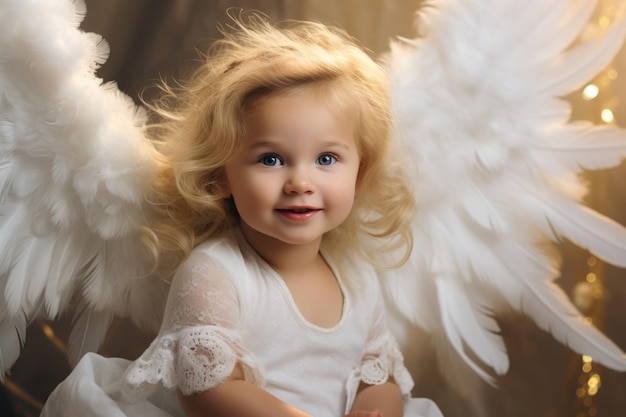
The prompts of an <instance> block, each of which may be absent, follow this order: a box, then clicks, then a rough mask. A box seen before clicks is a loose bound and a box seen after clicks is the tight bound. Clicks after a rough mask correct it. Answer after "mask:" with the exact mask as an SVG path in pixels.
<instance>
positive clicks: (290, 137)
mask: <svg viewBox="0 0 626 417" xmlns="http://www.w3.org/2000/svg"><path fill="white" fill-rule="evenodd" d="M323 98H324V95H323V94H316V93H315V92H314V91H313V90H310V89H305V90H301V91H297V92H292V93H289V94H282V95H277V96H271V97H266V98H263V99H261V100H260V101H259V102H258V103H257V104H256V105H255V106H254V108H253V110H252V111H251V113H250V114H249V118H248V127H249V129H248V134H247V135H246V137H245V138H244V140H243V141H242V144H243V148H242V149H241V151H240V152H239V153H238V155H237V157H236V158H234V160H232V161H231V162H230V163H228V164H227V165H226V176H227V181H228V186H229V191H230V193H232V196H233V199H234V201H235V205H236V207H237V211H238V212H239V215H240V218H241V222H242V226H243V227H244V230H247V231H248V232H249V233H253V234H255V235H256V236H257V238H259V239H260V240H261V241H264V240H265V239H270V240H279V241H281V242H283V243H287V244H307V243H317V244H319V241H320V239H321V237H322V235H323V234H324V233H326V232H328V231H329V230H332V229H333V228H335V227H337V226H338V225H340V224H341V223H342V222H343V221H344V220H345V219H346V217H348V215H349V213H350V211H351V209H352V205H353V203H354V197H355V190H356V182H357V174H358V171H359V163H360V160H359V154H358V150H357V144H356V141H355V131H354V121H353V120H352V119H351V118H349V117H346V114H345V111H333V110H331V109H332V106H328V105H325V104H324V101H323ZM268 243H269V242H268Z"/></svg>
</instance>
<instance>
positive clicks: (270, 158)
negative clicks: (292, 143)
mask: <svg viewBox="0 0 626 417" xmlns="http://www.w3.org/2000/svg"><path fill="white" fill-rule="evenodd" d="M259 163H260V164H262V165H265V166H268V167H276V166H280V165H282V161H281V160H280V158H279V157H278V156H276V155H272V154H270V155H263V156H262V157H261V159H259Z"/></svg>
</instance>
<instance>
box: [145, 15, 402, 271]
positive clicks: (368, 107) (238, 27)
mask: <svg viewBox="0 0 626 417" xmlns="http://www.w3.org/2000/svg"><path fill="white" fill-rule="evenodd" d="M233 22H234V24H233V25H232V26H229V27H227V28H222V33H223V34H224V38H223V39H221V40H218V41H216V42H215V43H214V44H213V45H212V46H211V48H210V49H209V51H208V53H207V55H206V57H205V59H204V62H202V64H201V65H200V67H199V68H198V69H197V70H196V71H195V72H194V73H193V74H192V76H191V78H190V79H189V80H188V81H187V82H186V83H184V84H181V85H180V86H179V87H178V88H176V89H174V88H171V87H164V92H165V94H164V96H163V97H162V98H161V99H160V100H158V101H157V102H156V103H155V104H153V105H151V106H150V107H151V108H152V110H153V111H154V112H155V113H156V114H157V115H158V116H160V117H161V119H162V120H161V122H159V123H156V124H154V125H152V126H150V128H149V129H148V132H149V134H150V136H151V137H152V139H153V140H154V143H155V148H156V150H157V153H158V157H159V159H160V160H161V161H162V169H161V170H160V172H159V174H158V176H157V177H156V178H155V179H154V181H153V183H152V184H151V187H150V189H149V191H148V199H149V201H150V202H151V203H152V207H153V208H154V213H155V218H154V219H153V221H152V224H151V227H150V228H149V229H148V233H147V234H146V237H147V239H146V242H147V245H148V247H149V248H150V249H151V250H152V252H153V253H154V254H155V257H156V258H157V260H158V263H159V264H160V265H161V267H162V268H163V271H164V272H163V273H164V274H165V275H166V276H170V275H171V274H173V272H174V271H175V270H176V268H177V267H178V266H179V265H180V263H182V262H183V260H184V259H185V258H186V257H187V256H188V255H189V253H190V252H191V250H192V249H193V247H195V246H196V245H198V244H199V243H201V242H203V241H205V240H207V239H210V238H212V237H215V236H217V235H219V234H221V233H223V232H224V231H226V230H228V229H230V228H232V227H233V226H234V225H236V224H237V222H238V216H237V213H236V210H235V209H234V207H233V205H232V202H231V200H230V199H229V198H228V196H227V195H225V192H224V190H225V189H226V187H225V185H226V178H225V173H224V166H225V164H226V163H227V162H229V161H230V159H231V158H232V157H233V156H234V155H235V153H236V152H237V150H238V147H239V144H240V138H242V137H243V136H244V135H245V131H246V122H247V119H246V114H247V111H248V110H249V109H251V106H253V105H254V103H256V102H257V101H258V100H260V99H262V98H264V97H267V96H269V95H275V94H281V93H286V92H289V91H292V90H294V89H298V88H315V89H320V90H319V91H321V92H322V93H323V94H325V96H324V97H325V98H328V99H330V100H331V104H333V103H334V104H336V105H338V106H339V107H341V108H342V110H346V111H348V112H350V113H348V114H351V115H352V114H354V116H355V132H356V135H357V137H356V142H357V146H358V151H359V156H360V168H359V174H358V191H357V196H356V199H355V203H354V208H353V210H352V212H351V214H350V215H349V217H348V218H347V219H346V221H345V222H344V223H342V224H341V225H340V226H339V227H337V228H336V229H335V230H332V231H330V232H328V233H327V235H326V236H325V237H324V239H325V245H327V249H328V252H329V253H339V252H342V251H343V250H344V249H345V248H347V247H350V248H353V249H356V250H357V252H358V253H359V254H362V255H363V256H365V257H366V258H367V259H368V260H370V261H372V258H371V257H368V255H367V254H366V252H367V251H366V250H365V248H363V247H362V244H361V243H360V242H361V240H362V239H361V238H360V236H359V235H360V234H362V233H365V234H366V235H370V236H373V237H376V238H388V239H387V240H388V241H390V242H391V241H393V242H396V243H398V242H399V243H400V244H401V245H406V247H407V251H408V250H410V246H411V235H410V233H409V224H408V223H409V222H410V220H411V218H412V214H413V211H414V203H413V200H412V197H411V193H410V192H409V191H408V189H407V185H406V183H405V177H404V171H403V170H402V169H400V167H399V166H397V164H396V163H394V162H393V161H391V158H390V157H389V155H390V149H389V146H390V144H389V142H390V140H389V137H390V126H391V114H390V113H391V112H390V103H389V97H388V87H387V77H386V75H385V72H384V70H383V69H382V68H381V67H380V66H379V65H378V64H376V63H375V62H374V61H373V60H372V59H371V58H370V57H369V56H368V54H367V53H365V52H364V51H363V50H362V49H361V48H359V47H358V46H357V45H356V43H355V42H354V41H353V40H352V39H351V38H350V37H349V36H348V35H347V34H346V33H345V32H343V31H341V30H339V29H335V28H330V27H327V26H324V25H322V24H319V23H313V22H284V23H282V24H280V25H277V26H272V25H271V24H269V23H268V22H267V20H266V19H265V18H264V17H262V16H259V15H258V14H249V15H244V14H242V15H240V16H239V17H238V18H234V19H233ZM398 237H399V239H398ZM407 253H408V252H407Z"/></svg>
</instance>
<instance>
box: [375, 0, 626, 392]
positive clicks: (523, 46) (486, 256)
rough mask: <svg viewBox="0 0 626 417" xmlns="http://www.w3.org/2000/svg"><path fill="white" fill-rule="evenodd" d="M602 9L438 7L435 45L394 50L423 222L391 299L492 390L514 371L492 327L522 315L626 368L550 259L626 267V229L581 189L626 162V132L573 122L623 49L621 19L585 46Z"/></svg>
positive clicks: (432, 16)
mask: <svg viewBox="0 0 626 417" xmlns="http://www.w3.org/2000/svg"><path fill="white" fill-rule="evenodd" d="M594 7H595V2H593V1H586V0H585V1H580V0H578V1H573V0H545V1H534V2H528V1H524V0H465V1H454V0H437V1H432V2H428V4H427V5H426V6H425V8H424V9H423V10H422V12H421V13H420V14H419V15H418V22H417V23H418V28H419V29H420V31H421V37H418V38H416V39H412V40H406V39H401V40H398V41H397V42H394V43H393V44H392V45H391V51H390V53H389V55H388V56H387V57H386V64H387V67H388V69H389V73H390V76H391V78H392V83H393V99H394V107H395V108H394V111H395V115H396V118H397V137H398V139H399V140H401V141H402V142H404V143H405V144H406V145H407V146H408V147H409V148H411V149H412V150H413V153H414V157H415V160H416V181H415V185H414V190H415V198H416V202H417V204H418V207H419V213H418V216H417V219H416V221H415V223H414V238H415V242H414V243H415V249H414V251H413V254H412V256H411V259H410V260H409V262H408V263H407V264H406V265H405V266H404V267H403V268H402V269H400V270H399V271H395V272H391V273H385V274H381V275H382V277H381V279H382V283H383V286H384V287H385V293H386V294H387V296H388V299H389V300H390V303H392V304H395V306H394V310H399V311H401V312H402V314H404V317H406V318H407V319H408V320H409V321H411V322H412V323H413V324H414V325H416V326H420V327H422V328H424V329H426V330H427V331H429V332H431V333H433V334H434V335H435V336H434V337H433V340H434V341H435V343H438V344H442V343H443V344H445V345H447V344H451V345H452V349H450V348H449V347H447V346H440V347H439V348H437V351H438V352H448V354H449V353H450V352H455V353H454V355H458V357H461V358H463V360H464V361H465V363H466V364H467V365H468V366H469V368H471V369H473V370H474V371H476V372H478V373H479V374H480V375H481V376H482V377H483V378H484V379H485V380H487V381H489V382H493V378H492V373H493V372H495V373H496V374H502V373H504V372H506V370H507V367H508V362H507V357H506V356H507V355H506V352H505V347H504V344H503V343H502V340H501V337H500V335H499V329H498V326H497V324H496V322H495V321H494V320H493V315H497V314H498V313H501V312H502V311H503V310H506V309H509V308H511V307H513V308H514V309H516V310H518V311H521V312H523V313H525V314H528V315H529V316H530V317H532V318H533V319H534V320H535V321H536V322H537V324H538V325H539V326H540V327H542V328H544V329H546V330H548V331H550V332H551V333H552V334H553V335H554V336H555V338H556V339H558V340H559V341H561V342H562V343H564V344H566V345H568V346H570V347H571V348H572V349H574V350H576V351H577V352H580V353H585V354H588V355H591V356H592V357H593V358H594V360H596V361H597V362H600V363H603V364H604V365H606V366H609V367H612V368H614V369H619V370H626V356H625V355H624V353H623V352H622V351H621V350H620V349H619V348H618V347H617V346H615V345H614V344H613V343H612V342H611V341H610V340H608V339H607V338H606V337H605V336H603V335H602V334H600V332H598V331H597V330H595V329H594V328H593V327H591V326H590V325H588V324H587V323H586V322H585V321H584V320H582V318H581V316H580V314H579V313H578V312H577V310H576V309H575V308H574V307H573V306H572V305H571V303H570V302H569V300H568V299H567V297H566V296H565V295H564V294H563V293H562V291H561V290H560V289H559V288H558V287H557V286H556V285H555V284H554V283H553V282H552V281H553V280H554V279H555V278H556V277H557V276H558V263H557V260H555V259H554V257H552V256H550V253H548V252H544V251H543V250H542V249H540V248H541V247H544V246H545V243H546V242H558V241H560V240H561V239H570V240H572V241H574V242H575V243H576V244H578V245H580V246H581V247H584V248H587V249H589V250H590V251H592V252H593V253H595V254H596V255H598V256H599V257H601V258H603V259H605V260H607V261H609V262H611V263H613V264H616V265H619V266H626V261H624V260H625V259H626V230H625V229H624V228H623V227H622V226H621V225H619V224H617V223H616V222H613V221H611V220H610V219H607V218H605V217H603V216H601V215H599V214H598V213H595V212H593V211H592V210H590V209H588V208H586V207H583V206H582V205H581V199H582V197H583V196H584V194H585V192H586V187H585V185H584V183H583V182H582V180H581V179H580V178H579V177H578V174H579V173H581V172H582V171H583V169H601V168H608V167H613V166H615V165H617V164H618V163H620V162H621V161H622V158H623V157H624V155H626V134H625V132H624V131H623V130H622V129H619V128H617V127H613V126H611V127H609V126H603V127H599V126H593V125H591V124H590V123H583V122H576V123H571V122H570V121H569V119H570V113H571V109H570V106H569V104H568V103H567V102H566V101H564V100H563V99H562V97H564V96H565V95H567V94H569V93H571V92H573V91H575V90H576V89H578V88H580V87H581V86H582V85H583V84H584V83H585V82H588V81H589V80H590V79H591V78H592V77H593V76H594V75H595V74H596V73H598V72H599V71H600V70H601V69H603V68H604V67H605V66H606V65H607V64H608V63H609V61H610V60H611V58H612V57H613V56H614V55H615V53H616V52H617V50H618V49H619V47H620V46H621V45H622V42H623V40H624V34H625V33H626V21H621V22H617V23H615V24H614V25H613V26H612V27H611V28H609V29H608V30H607V31H606V32H605V33H604V34H602V36H597V37H595V38H589V39H585V40H583V41H581V42H577V38H578V37H579V35H580V34H581V32H582V31H583V29H584V27H585V25H586V24H587V22H588V20H589V18H590V16H591V13H592V12H593V11H594ZM431 282H434V285H433V284H431ZM410 349H411V346H406V347H405V353H406V354H407V355H410V354H411V352H410ZM441 359H442V360H441V363H442V364H445V363H446V362H448V361H449V360H450V359H449V357H444V358H441ZM456 362H457V361H455V363H456ZM442 366H443V367H444V368H445V365H442Z"/></svg>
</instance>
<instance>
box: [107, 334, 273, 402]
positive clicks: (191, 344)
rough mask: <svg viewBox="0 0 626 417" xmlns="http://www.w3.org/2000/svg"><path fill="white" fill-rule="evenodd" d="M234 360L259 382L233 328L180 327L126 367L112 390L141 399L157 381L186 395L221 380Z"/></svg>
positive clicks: (258, 372) (251, 379)
mask: <svg viewBox="0 0 626 417" xmlns="http://www.w3.org/2000/svg"><path fill="white" fill-rule="evenodd" d="M237 362H240V363H241V364H242V365H243V368H244V376H245V378H246V380H248V381H249V382H251V383H254V384H257V385H260V386H262V385H263V383H264V378H263V374H262V372H261V369H260V366H259V364H258V363H257V361H256V359H255V358H254V357H253V356H252V354H251V353H249V352H248V351H247V350H245V349H244V348H243V347H241V344H240V343H239V342H238V337H237V335H236V333H235V332H234V331H229V330H227V329H224V328H218V327H216V326H196V327H189V328H184V329H181V330H179V331H177V332H175V333H170V334H165V335H162V336H160V337H158V338H157V339H156V340H155V341H154V342H152V344H151V345H150V347H149V348H148V349H147V350H146V351H145V352H144V353H143V355H141V357H140V358H139V359H137V360H136V361H135V362H133V363H132V364H131V365H130V366H129V367H128V369H127V370H126V372H125V373H124V375H123V377H122V381H120V385H119V386H117V387H114V391H116V392H117V393H118V394H119V395H120V396H121V397H122V398H123V399H125V400H129V401H132V400H141V399H145V398H147V397H148V396H149V395H150V394H151V393H152V391H153V390H154V387H155V385H156V384H158V383H161V384H162V385H163V386H164V387H166V388H169V389H172V388H175V387H178V388H179V389H180V390H181V392H182V393H183V394H185V395H190V394H194V393H198V392H202V391H206V390H209V389H212V388H215V387H216V386H218V385H219V384H221V383H222V382H224V380H225V379H226V378H227V377H228V376H229V375H230V374H231V373H232V371H233V368H234V367H235V364H236V363H237Z"/></svg>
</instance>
